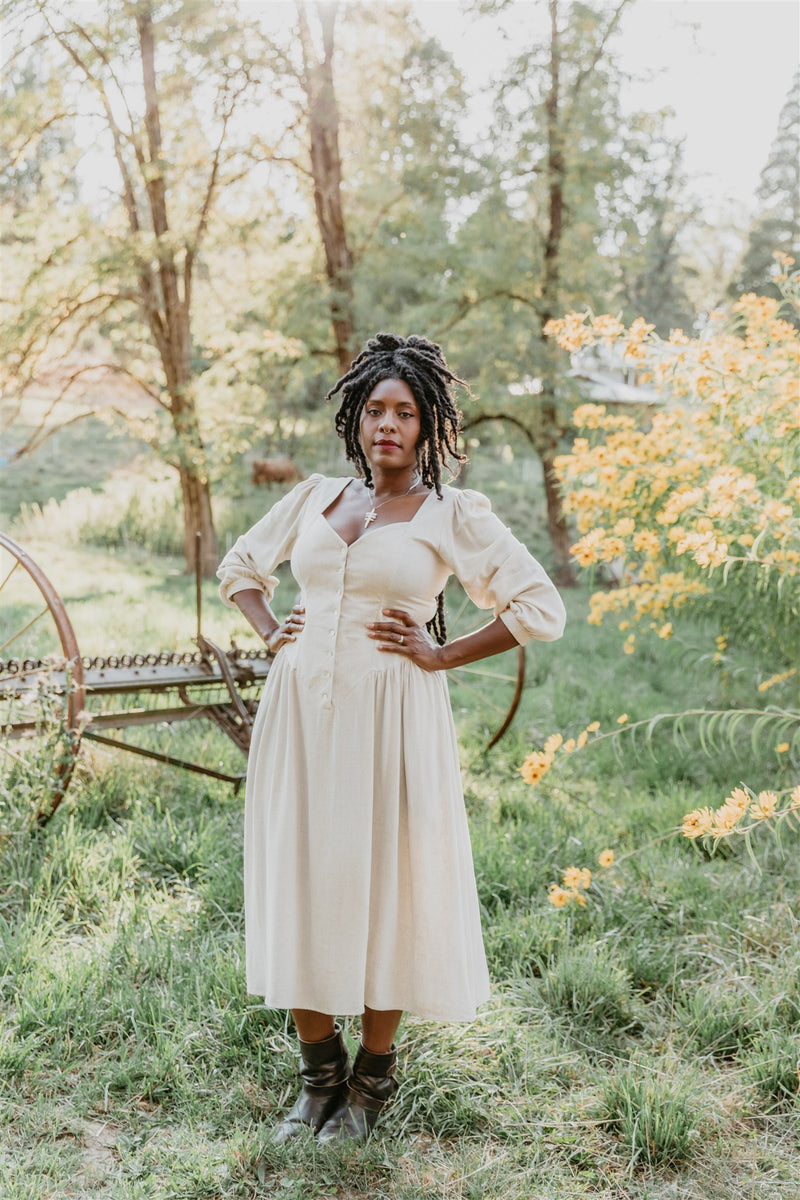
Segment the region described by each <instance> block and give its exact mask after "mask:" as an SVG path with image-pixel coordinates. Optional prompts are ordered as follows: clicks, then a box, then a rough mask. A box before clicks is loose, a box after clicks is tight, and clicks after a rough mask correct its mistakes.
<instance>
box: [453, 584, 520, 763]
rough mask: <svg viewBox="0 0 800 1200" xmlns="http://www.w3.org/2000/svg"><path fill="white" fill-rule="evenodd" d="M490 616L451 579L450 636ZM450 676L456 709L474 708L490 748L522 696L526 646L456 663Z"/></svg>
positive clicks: (475, 719)
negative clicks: (489, 656)
mask: <svg viewBox="0 0 800 1200" xmlns="http://www.w3.org/2000/svg"><path fill="white" fill-rule="evenodd" d="M490 620H491V613H486V612H484V611H482V610H481V609H478V608H476V607H475V605H474V604H473V603H472V601H471V600H470V599H469V597H468V596H467V594H466V592H465V591H464V589H463V588H462V587H461V585H460V584H458V583H456V581H455V580H451V582H450V583H449V584H448V588H447V636H448V638H451V639H452V638H457V637H462V636H463V635H464V634H466V633H472V632H473V631H474V630H475V629H480V628H482V626H484V625H486V624H487V623H488V622H489V621H490ZM447 676H448V683H449V686H450V700H451V703H452V706H453V711H454V712H455V713H456V715H458V713H459V711H460V710H464V711H466V710H467V709H469V710H471V712H472V715H473V723H476V724H477V725H478V727H479V729H480V734H481V736H483V737H485V738H486V742H485V746H484V749H486V750H491V749H492V747H493V746H496V745H497V743H498V742H499V741H500V739H501V738H502V737H503V736H504V734H505V733H507V732H508V730H509V728H510V727H511V722H512V721H513V720H514V717H515V715H516V712H517V709H518V708H519V705H520V701H521V700H522V691H523V688H524V686H525V647H524V646H518V647H517V648H516V649H515V650H507V651H506V652H505V653H504V654H497V655H495V656H494V657H493V658H486V659H482V660H481V661H480V662H476V663H471V664H470V665H469V666H466V667H457V668H455V669H454V670H452V671H448V673H447Z"/></svg>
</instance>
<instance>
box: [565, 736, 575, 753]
mask: <svg viewBox="0 0 800 1200" xmlns="http://www.w3.org/2000/svg"><path fill="white" fill-rule="evenodd" d="M574 749H575V738H567V740H566V741H565V742H564V753H565V754H572V751H573V750H574Z"/></svg>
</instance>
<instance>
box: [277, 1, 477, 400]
mask: <svg viewBox="0 0 800 1200" xmlns="http://www.w3.org/2000/svg"><path fill="white" fill-rule="evenodd" d="M296 8H297V14H298V16H297V23H296V25H295V26H294V27H293V28H291V29H286V28H283V29H282V30H280V31H279V33H280V38H281V42H280V44H281V59H282V62H281V68H280V70H276V74H275V87H276V89H277V90H278V91H279V92H280V94H281V95H282V96H283V97H284V98H285V99H286V100H287V102H288V103H289V104H290V105H291V108H292V115H291V117H290V119H289V120H288V121H287V125H288V127H289V128H290V129H291V130H292V141H291V143H289V142H287V143H286V145H285V147H284V150H283V158H284V161H286V162H290V163H291V164H292V166H293V167H294V170H295V172H296V176H295V178H296V185H297V194H296V197H295V200H296V201H298V202H297V203H296V204H295V205H294V206H293V207H292V209H291V211H290V212H287V214H286V217H285V221H284V226H285V236H284V244H283V248H282V252H281V253H280V255H279V256H278V259H279V261H278V262H277V263H276V275H275V277H274V278H275V284H276V286H275V288H274V289H273V292H272V295H271V296H265V297H264V298H263V303H264V307H263V308H262V309H259V310H257V311H255V310H254V316H257V319H260V320H262V321H265V322H266V323H267V324H269V325H272V324H274V323H276V322H277V321H280V323H281V328H282V330H283V331H284V332H285V333H287V334H290V335H291V336H293V337H295V338H297V339H299V340H301V341H302V342H303V343H304V345H305V348H306V351H307V353H306V354H305V355H304V356H303V357H302V358H298V359H295V361H294V363H293V364H291V365H289V364H287V363H286V362H284V363H278V364H276V365H275V370H274V371H273V373H272V374H273V378H272V380H271V381H265V383H266V386H267V389H268V390H269V391H270V392H271V394H272V396H273V404H275V403H280V405H281V407H282V408H283V407H285V406H287V405H288V406H290V407H291V406H292V405H301V406H305V407H306V408H308V407H315V406H316V405H318V403H319V400H320V398H321V396H322V395H323V394H324V391H325V390H326V387H327V386H328V385H329V382H330V381H331V372H330V370H329V369H328V363H329V362H330V361H331V360H333V363H335V366H336V368H337V369H338V371H339V372H343V371H345V370H346V369H347V368H348V367H349V365H350V362H351V360H352V357H353V354H354V353H355V351H356V349H357V348H358V346H359V345H360V344H361V342H362V341H363V339H364V338H365V336H367V335H368V334H372V333H374V332H375V330H376V329H377V328H384V327H397V326H401V327H402V328H404V329H406V330H409V331H410V330H412V329H414V330H417V331H418V332H426V331H429V330H430V328H431V321H432V320H434V319H438V318H439V316H440V314H439V312H438V311H437V310H438V307H439V306H440V303H441V296H442V287H443V281H444V279H445V276H446V272H447V269H448V267H449V265H450V262H449V250H450V242H449V227H448V219H447V209H448V205H449V203H450V202H451V200H452V198H453V197H454V196H455V195H457V194H459V193H460V192H461V191H463V189H464V186H465V183H464V181H465V178H466V172H465V170H464V167H463V160H464V158H465V154H464V151H463V148H462V146H461V144H460V142H459V139H458V138H457V136H456V132H455V129H456V123H457V120H458V118H459V115H460V113H461V111H462V109H463V104H464V100H463V93H462V90H461V79H460V76H459V74H458V72H457V71H456V70H455V68H454V66H453V63H452V61H451V59H450V58H449V56H448V55H447V54H446V53H445V52H444V51H443V50H442V48H441V46H439V45H438V43H437V42H436V41H435V40H434V39H431V38H429V37H427V36H425V35H424V33H423V32H422V30H421V28H420V26H419V25H418V23H417V22H416V20H415V19H414V18H413V16H412V14H411V12H410V10H409V8H408V6H407V5H406V4H393V5H386V6H378V7H374V6H372V7H368V6H360V5H348V6H342V7H340V6H338V5H336V4H315V5H312V4H307V3H300V2H298V4H297V6H296ZM331 334H332V335H333V336H332V337H331Z"/></svg>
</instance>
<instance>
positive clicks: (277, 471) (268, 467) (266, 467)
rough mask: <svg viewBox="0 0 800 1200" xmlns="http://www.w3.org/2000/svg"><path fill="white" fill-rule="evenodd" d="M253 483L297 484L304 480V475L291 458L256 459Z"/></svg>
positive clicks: (268, 484) (252, 476)
mask: <svg viewBox="0 0 800 1200" xmlns="http://www.w3.org/2000/svg"><path fill="white" fill-rule="evenodd" d="M250 478H251V482H252V483H255V484H262V483H263V484H266V485H267V487H269V486H270V484H273V483H295V482H296V481H297V480H298V479H302V478H303V473H302V471H301V470H300V468H299V467H298V466H297V463H293V462H292V460H291V459H290V458H254V459H253V473H252V475H251V477H250Z"/></svg>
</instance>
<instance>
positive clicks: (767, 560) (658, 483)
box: [520, 258, 800, 907]
mask: <svg viewBox="0 0 800 1200" xmlns="http://www.w3.org/2000/svg"><path fill="white" fill-rule="evenodd" d="M784 265H785V268H786V269H788V267H790V266H791V265H792V260H791V259H788V258H786V259H784ZM781 280H782V283H783V293H784V300H783V305H784V306H785V308H784V309H782V306H781V302H779V301H777V300H774V299H771V298H767V297H764V296H755V295H746V296H742V297H741V299H739V300H738V301H737V302H736V303H735V304H734V305H733V307H732V312H731V313H730V314H727V315H726V314H721V313H717V314H712V318H711V319H710V321H709V325H708V327H707V329H706V330H705V331H704V332H703V333H702V334H701V335H700V336H698V337H697V338H694V339H691V338H689V337H687V336H686V335H685V334H684V333H682V332H681V331H680V330H674V331H673V333H672V334H671V336H670V337H669V339H668V340H667V341H662V340H660V339H658V338H657V337H655V336H654V334H653V327H652V326H651V325H648V324H647V323H646V322H645V321H644V320H642V319H641V318H639V319H638V320H636V321H634V322H633V324H632V325H631V326H630V327H629V328H626V327H625V326H624V325H623V324H622V322H620V321H619V320H618V319H617V318H616V317H611V316H608V315H603V316H592V315H591V314H588V313H569V314H568V315H567V316H566V317H564V318H563V319H560V320H556V321H551V322H550V323H549V324H548V326H547V328H546V332H547V333H548V334H549V335H550V336H552V337H555V338H556V340H557V341H558V343H559V345H560V346H561V347H562V348H563V349H565V350H567V351H570V352H574V351H576V350H580V349H582V348H584V347H588V346H592V345H601V346H602V345H604V346H607V347H613V348H615V350H616V352H617V353H620V352H621V354H622V359H623V361H624V362H625V363H627V364H629V365H630V366H632V367H635V368H637V370H639V371H643V372H644V373H643V374H642V376H641V377H642V379H643V380H644V381H652V382H654V383H655V384H656V385H657V386H658V389H659V391H660V393H661V395H662V397H663V401H664V402H663V405H662V406H661V407H660V408H659V409H658V410H657V411H656V412H655V413H654V414H653V415H652V416H651V418H650V419H649V421H648V423H647V424H646V426H644V427H643V426H642V425H641V424H640V423H639V422H637V420H636V419H635V418H634V417H633V416H631V415H629V414H627V413H618V412H610V411H609V410H608V408H607V407H606V406H605V405H602V404H583V405H581V406H579V407H578V408H577V409H576V410H575V413H574V420H575V424H576V426H577V427H578V429H579V430H580V431H581V434H580V436H578V437H577V438H576V439H575V441H574V444H573V446H572V449H571V451H570V453H569V454H564V455H561V456H560V457H559V458H558V459H557V460H556V470H557V472H558V475H559V479H560V481H561V484H562V488H563V491H564V504H565V509H566V511H567V512H568V513H570V514H571V515H572V517H573V519H574V521H575V524H576V526H577V531H578V534H579V537H578V540H577V541H576V543H575V545H574V546H573V547H572V553H573V555H574V557H575V559H576V561H577V562H578V563H579V565H581V566H583V567H587V568H593V567H595V566H596V565H597V564H601V563H614V567H615V576H616V577H617V578H618V579H619V586H618V587H614V588H607V589H604V590H602V591H597V592H595V593H594V594H593V595H592V597H591V600H590V611H589V622H590V623H591V624H595V625H600V624H602V623H603V622H604V621H605V620H607V619H608V618H610V617H613V618H615V619H616V620H617V622H618V627H619V629H620V631H621V633H623V634H624V635H625V638H624V643H623V650H624V652H625V653H626V654H633V653H634V652H635V650H636V639H637V636H641V635H642V633H648V634H650V635H655V636H657V637H659V638H662V639H664V640H666V639H668V638H670V637H671V636H672V635H673V632H674V624H673V623H674V621H675V620H676V619H677V618H678V617H679V614H680V613H681V611H682V610H687V609H689V608H692V609H693V610H694V611H698V610H700V611H705V612H710V613H712V614H713V616H714V618H715V620H716V622H717V627H718V629H719V633H718V636H717V637H716V646H715V653H714V655H713V661H715V662H722V661H724V659H725V656H726V654H727V652H728V649H729V646H730V645H731V644H732V643H733V642H735V641H736V640H739V641H745V640H746V641H748V642H749V643H750V644H751V645H753V646H755V647H756V648H757V650H758V651H759V656H760V659H761V661H762V663H763V672H762V674H761V678H760V680H758V681H756V680H754V686H755V688H756V689H757V691H758V692H759V693H764V692H767V691H769V690H771V689H772V688H782V689H784V693H787V692H788V691H789V690H791V689H794V690H795V691H796V687H797V683H798V679H800V676H798V674H797V667H796V666H795V665H794V664H796V663H797V662H798V661H800V334H799V333H798V330H797V329H796V328H795V326H794V325H793V324H791V323H790V322H789V321H787V320H785V319H784V316H783V312H784V311H788V310H790V309H792V308H793V309H794V311H795V312H800V273H796V274H795V275H794V276H793V277H792V278H789V277H788V275H787V274H784V275H783V276H782V277H781ZM797 708H798V705H797V704H796V703H795V704H791V703H790V704H789V705H786V706H784V707H782V708H781V709H776V710H769V713H767V712H759V710H755V711H754V712H751V713H748V714H747V716H748V717H751V718H753V719H754V720H755V721H758V720H761V721H762V727H763V728H764V729H766V728H767V725H768V724H769V722H770V721H771V720H772V718H773V717H774V719H775V721H777V722H778V723H779V724H778V727H779V729H780V730H781V733H782V735H783V736H784V737H787V735H788V740H781V741H779V742H778V743H777V744H774V743H773V746H772V747H771V750H772V752H773V753H775V754H777V755H779V756H783V755H787V756H790V755H791V752H792V746H793V745H794V746H795V748H797V747H798V746H800V711H797ZM743 715H745V714H743V713H742V712H741V711H740V710H737V711H733V710H732V711H731V712H729V713H725V712H722V713H719V712H713V713H692V714H679V713H678V714H666V715H662V716H659V717H658V718H654V719H653V720H652V721H651V722H649V723H648V722H636V723H634V725H627V724H626V722H627V716H626V715H623V716H622V717H620V718H619V722H618V723H619V724H620V725H621V726H624V728H621V729H617V730H614V731H612V732H611V733H603V734H601V735H600V737H599V738H592V742H593V741H595V740H600V739H602V738H607V737H615V736H618V735H620V734H622V733H627V732H628V731H629V730H633V729H634V728H635V727H636V726H637V725H638V726H641V725H648V724H649V725H650V727H651V728H652V725H653V724H655V722H656V721H660V720H662V719H667V718H668V717H669V716H671V717H673V718H675V719H676V720H678V721H680V720H682V719H683V718H684V717H687V716H691V717H695V718H698V719H699V720H700V722H701V725H700V731H701V732H700V738H701V741H702V742H703V744H704V745H706V735H705V734H704V733H703V732H702V730H703V725H702V722H703V721H704V720H705V721H706V722H707V725H706V729H707V728H708V722H717V727H719V725H720V722H724V720H725V718H726V717H730V718H731V722H730V723H731V724H733V722H738V721H739V720H740V718H741V717H742V716H743ZM596 729H597V725H596V723H595V724H594V725H593V726H589V727H588V728H587V729H586V730H584V731H583V733H582V734H581V735H580V736H579V737H578V738H577V739H575V740H573V739H569V740H568V741H564V740H563V738H562V736H561V735H560V734H553V735H552V736H551V737H550V738H548V740H547V742H546V743H545V746H544V749H543V750H542V751H534V752H533V753H532V754H531V755H529V756H528V758H527V759H526V760H525V763H524V764H523V765H522V767H521V768H520V770H521V773H522V775H523V778H525V779H526V780H527V782H529V783H531V784H532V785H535V784H536V783H538V781H539V780H540V779H541V778H542V776H543V775H544V774H545V773H546V772H547V771H548V770H549V769H550V768H551V767H552V765H553V763H554V761H555V758H556V755H558V754H559V753H560V754H563V753H565V752H571V751H572V750H574V749H580V748H582V747H583V746H584V745H586V744H587V743H588V744H591V742H589V738H588V735H589V733H594V732H595V731H596ZM712 740H713V739H712ZM798 818H800V785H797V786H794V787H793V788H786V789H783V790H778V789H776V790H774V791H773V790H767V791H761V792H759V793H758V794H756V793H754V792H752V791H751V790H750V789H748V788H746V787H744V786H742V787H736V788H734V789H733V790H732V791H731V793H730V794H729V795H728V796H727V797H726V799H725V800H724V802H723V803H722V804H721V805H720V806H719V807H718V808H717V809H712V808H703V809H697V810H695V811H694V812H692V813H689V814H687V816H686V817H685V818H684V822H683V825H682V828H681V832H682V833H683V834H684V836H686V837H688V838H692V839H696V838H702V839H703V840H705V841H707V842H708V843H710V844H711V845H712V847H713V846H714V845H716V843H717V842H718V841H719V840H720V839H721V838H725V837H728V836H730V835H731V834H732V833H744V834H749V833H750V831H751V830H753V829H754V828H756V827H757V826H758V825H760V824H762V823H764V822H772V823H773V824H775V823H777V822H778V821H783V820H787V819H788V820H790V821H795V822H796V821H797V819H798ZM570 880H571V883H570V885H568V884H567V882H566V877H565V879H564V880H563V881H562V885H558V884H552V885H551V888H550V891H549V894H548V898H549V899H550V902H551V903H552V904H554V905H555V906H556V907H566V906H567V905H568V904H570V903H578V904H583V903H585V898H584V891H585V889H582V888H581V887H580V886H579V881H577V882H576V880H575V879H572V876H570ZM587 886H588V885H587Z"/></svg>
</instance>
